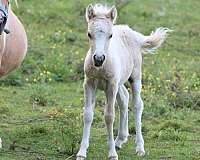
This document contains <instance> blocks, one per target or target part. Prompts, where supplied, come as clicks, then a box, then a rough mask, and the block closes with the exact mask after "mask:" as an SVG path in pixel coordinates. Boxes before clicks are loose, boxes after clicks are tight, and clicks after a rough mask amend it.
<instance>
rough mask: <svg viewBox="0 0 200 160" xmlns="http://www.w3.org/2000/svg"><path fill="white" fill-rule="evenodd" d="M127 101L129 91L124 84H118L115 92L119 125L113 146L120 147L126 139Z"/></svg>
mask: <svg viewBox="0 0 200 160" xmlns="http://www.w3.org/2000/svg"><path fill="white" fill-rule="evenodd" d="M128 101H129V93H128V91H127V89H126V87H125V86H124V85H122V86H120V87H119V89H118V93H117V102H118V105H119V109H120V125H119V131H118V136H117V138H116V140H115V146H116V147H117V148H121V146H122V144H124V143H126V142H127V140H128V136H129V132H128Z"/></svg>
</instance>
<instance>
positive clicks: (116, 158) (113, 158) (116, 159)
mask: <svg viewBox="0 0 200 160" xmlns="http://www.w3.org/2000/svg"><path fill="white" fill-rule="evenodd" d="M109 160H118V157H116V156H115V157H109Z"/></svg>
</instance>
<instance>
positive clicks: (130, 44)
mask: <svg viewBox="0 0 200 160" xmlns="http://www.w3.org/2000/svg"><path fill="white" fill-rule="evenodd" d="M141 38H142V35H141V34H140V33H138V32H135V31H133V30H132V29H131V28H130V27H128V26H127V25H115V26H113V38H112V40H111V43H110V51H111V52H113V55H114V56H115V57H116V59H118V61H120V63H119V62H118V68H119V69H120V74H121V76H120V77H121V83H124V82H125V81H127V80H128V78H129V76H130V75H131V73H132V72H133V69H134V67H140V66H141V65H142V61H141V60H142V53H141V44H140V43H141V41H142V39H141ZM112 63H113V61H112Z"/></svg>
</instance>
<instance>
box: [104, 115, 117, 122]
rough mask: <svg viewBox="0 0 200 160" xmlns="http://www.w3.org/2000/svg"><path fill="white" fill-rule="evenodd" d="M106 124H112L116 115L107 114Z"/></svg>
mask: <svg viewBox="0 0 200 160" xmlns="http://www.w3.org/2000/svg"><path fill="white" fill-rule="evenodd" d="M104 117H105V122H106V124H110V123H113V122H114V118H115V115H114V113H105V115H104Z"/></svg>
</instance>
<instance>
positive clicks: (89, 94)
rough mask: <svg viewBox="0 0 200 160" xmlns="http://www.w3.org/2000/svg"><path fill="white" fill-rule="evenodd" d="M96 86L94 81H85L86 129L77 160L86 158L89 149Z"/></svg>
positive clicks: (84, 129)
mask: <svg viewBox="0 0 200 160" xmlns="http://www.w3.org/2000/svg"><path fill="white" fill-rule="evenodd" d="M95 90H96V87H95V84H94V82H93V81H90V80H85V83H84V92H85V110H84V119H83V120H84V128H83V137H82V142H81V147H80V150H79V152H78V154H77V160H84V159H85V158H86V154H87V149H88V147H89V137H90V128H91V125H92V121H93V115H94V111H93V110H94V105H95Z"/></svg>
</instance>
